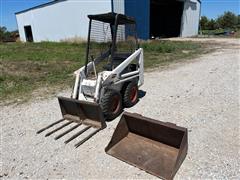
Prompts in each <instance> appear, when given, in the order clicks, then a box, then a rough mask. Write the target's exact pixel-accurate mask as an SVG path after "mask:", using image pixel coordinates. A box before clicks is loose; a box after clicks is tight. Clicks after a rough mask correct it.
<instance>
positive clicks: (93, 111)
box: [37, 97, 106, 148]
mask: <svg viewBox="0 0 240 180" xmlns="http://www.w3.org/2000/svg"><path fill="white" fill-rule="evenodd" d="M58 101H59V105H60V108H61V112H62V116H63V119H60V120H58V121H56V122H54V123H52V124H50V125H48V126H47V127H45V128H42V129H41V130H39V131H38V132H37V134H40V133H42V132H43V131H45V130H48V129H50V128H52V127H53V126H55V125H58V124H59V123H62V122H65V123H64V124H62V125H61V126H59V127H57V128H56V129H53V130H52V131H50V132H48V133H47V134H46V135H45V136H46V137H47V136H50V135H52V134H54V133H55V132H57V131H59V130H61V129H63V128H65V127H67V126H69V125H70V124H75V125H74V126H72V127H71V128H69V129H67V130H65V131H64V132H63V133H61V134H59V135H57V136H56V137H55V138H54V139H55V140H58V139H60V138H62V137H63V136H64V135H66V134H68V133H71V132H72V131H73V130H75V129H77V128H79V127H80V126H82V125H84V126H85V127H84V128H83V129H81V130H80V131H78V132H77V133H76V134H74V135H72V136H71V137H70V138H69V139H67V140H66V141H65V144H67V143H69V142H70V141H72V140H73V139H75V138H77V137H79V136H80V135H81V134H83V133H84V132H86V131H88V130H89V129H91V128H93V129H94V131H93V132H91V133H90V134H89V135H88V136H86V137H85V138H84V139H82V140H81V141H80V142H78V143H77V144H75V147H76V148H77V147H79V146H80V145H82V144H83V143H84V142H86V141H87V140H88V139H90V138H91V137H92V136H93V135H95V134H96V133H97V132H99V131H101V130H102V129H104V128H105V127H106V122H105V120H104V117H103V114H102V110H101V108H100V106H99V105H98V104H97V103H91V102H86V101H79V100H75V99H70V98H65V97H58Z"/></svg>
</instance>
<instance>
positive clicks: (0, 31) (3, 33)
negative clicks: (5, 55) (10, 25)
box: [0, 26, 7, 42]
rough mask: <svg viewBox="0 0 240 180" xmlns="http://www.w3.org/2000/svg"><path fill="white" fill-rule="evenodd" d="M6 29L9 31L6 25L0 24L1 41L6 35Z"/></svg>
mask: <svg viewBox="0 0 240 180" xmlns="http://www.w3.org/2000/svg"><path fill="white" fill-rule="evenodd" d="M6 31H7V28H6V27H4V26H3V27H1V26H0V42H1V41H3V39H4V35H5V33H6Z"/></svg>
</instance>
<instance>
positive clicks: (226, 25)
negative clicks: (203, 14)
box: [217, 11, 238, 29]
mask: <svg viewBox="0 0 240 180" xmlns="http://www.w3.org/2000/svg"><path fill="white" fill-rule="evenodd" d="M217 23H218V24H219V26H220V28H222V29H233V28H236V27H237V24H238V17H237V16H236V15H235V14H234V13H232V12H230V11H227V12H225V13H224V14H223V15H222V16H219V17H218V18H217Z"/></svg>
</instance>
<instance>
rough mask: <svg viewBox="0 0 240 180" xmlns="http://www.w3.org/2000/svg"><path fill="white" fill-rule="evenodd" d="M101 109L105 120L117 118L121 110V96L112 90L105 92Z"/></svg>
mask: <svg viewBox="0 0 240 180" xmlns="http://www.w3.org/2000/svg"><path fill="white" fill-rule="evenodd" d="M101 108H102V111H103V115H104V117H105V118H106V120H113V119H115V118H116V117H118V116H119V115H120V114H121V113H122V110H123V107H122V96H121V94H120V93H119V92H117V91H113V90H109V91H107V92H106V93H105V94H104V96H103V98H102V100H101Z"/></svg>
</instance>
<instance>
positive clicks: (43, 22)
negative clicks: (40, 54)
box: [16, 0, 201, 42]
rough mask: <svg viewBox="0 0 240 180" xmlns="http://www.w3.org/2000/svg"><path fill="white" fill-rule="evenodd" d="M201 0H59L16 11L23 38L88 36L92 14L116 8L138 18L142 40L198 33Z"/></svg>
mask: <svg viewBox="0 0 240 180" xmlns="http://www.w3.org/2000/svg"><path fill="white" fill-rule="evenodd" d="M200 9H201V1H200V0H88V1H86V0H78V1H77V0H55V1H51V2H49V3H46V4H42V5H40V6H36V7H33V8H30V9H26V10H23V11H21V12H17V13H16V19H17V24H18V30H19V34H20V39H21V41H24V42H26V41H34V42H40V41H61V40H66V39H69V38H75V37H76V38H82V39H86V37H87V33H88V18H87V15H88V14H99V13H106V12H110V11H114V12H117V13H123V14H126V15H129V16H133V17H135V18H136V20H137V31H138V37H139V38H140V39H149V38H151V37H160V38H161V37H190V36H195V35H197V34H198V29H199V19H200Z"/></svg>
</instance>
